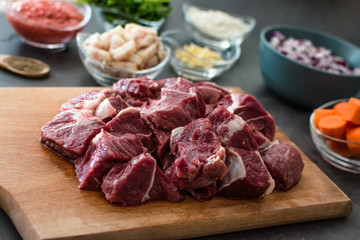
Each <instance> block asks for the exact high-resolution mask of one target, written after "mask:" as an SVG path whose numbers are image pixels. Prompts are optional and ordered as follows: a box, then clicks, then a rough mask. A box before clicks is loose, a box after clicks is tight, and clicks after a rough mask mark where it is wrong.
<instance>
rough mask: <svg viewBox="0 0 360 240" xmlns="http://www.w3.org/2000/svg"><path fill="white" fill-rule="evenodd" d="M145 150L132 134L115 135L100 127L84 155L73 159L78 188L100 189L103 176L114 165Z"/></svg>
mask: <svg viewBox="0 0 360 240" xmlns="http://www.w3.org/2000/svg"><path fill="white" fill-rule="evenodd" d="M145 150H146V149H145V148H144V147H143V145H142V144H141V142H140V140H139V138H138V137H136V135H134V134H130V133H127V134H123V135H122V136H120V137H117V136H114V135H112V134H110V133H108V132H105V131H104V129H102V130H101V132H100V133H99V134H98V135H96V136H95V137H94V138H93V140H92V141H91V143H90V146H89V148H88V150H87V151H86V153H85V155H84V156H83V157H80V158H78V159H76V160H75V172H76V175H77V177H78V179H79V188H80V189H87V190H98V189H100V186H101V183H102V179H103V176H104V175H105V174H106V173H107V172H108V171H109V170H110V169H111V168H112V167H113V166H114V165H116V164H117V163H120V162H126V161H129V160H130V159H131V158H133V157H135V156H137V155H139V154H141V153H143V152H145Z"/></svg>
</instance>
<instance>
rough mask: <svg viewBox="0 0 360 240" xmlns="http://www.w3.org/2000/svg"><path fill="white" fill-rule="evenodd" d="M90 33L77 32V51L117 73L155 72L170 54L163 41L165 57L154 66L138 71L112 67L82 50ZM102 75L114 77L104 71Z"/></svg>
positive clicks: (167, 59)
mask: <svg viewBox="0 0 360 240" xmlns="http://www.w3.org/2000/svg"><path fill="white" fill-rule="evenodd" d="M90 35H91V34H90V33H85V32H79V33H78V34H77V35H76V42H77V47H78V49H79V51H81V53H82V54H83V55H84V56H85V58H86V59H90V60H91V62H93V63H95V64H97V65H99V66H100V67H101V68H107V69H109V70H111V71H113V72H117V73H129V74H147V73H151V72H155V71H157V70H160V69H161V68H163V67H164V66H165V65H166V64H167V63H168V61H169V59H170V55H171V49H170V47H169V46H167V45H166V44H165V43H163V45H164V48H165V49H166V56H165V58H164V59H163V60H162V61H161V62H160V63H159V64H157V65H156V66H154V67H151V68H147V69H143V70H139V71H130V70H121V69H118V68H114V67H111V66H109V65H107V64H105V63H103V62H100V61H99V60H97V59H95V58H93V57H92V56H90V55H89V54H88V53H87V52H86V51H85V50H84V47H83V45H82V44H83V43H84V41H85V39H86V38H87V37H88V36H90ZM103 74H104V75H107V76H110V77H114V76H112V75H109V74H106V73H103Z"/></svg>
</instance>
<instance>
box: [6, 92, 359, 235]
mask: <svg viewBox="0 0 360 240" xmlns="http://www.w3.org/2000/svg"><path fill="white" fill-rule="evenodd" d="M88 89H89V88H1V89H0V116H1V117H0V133H1V138H0V166H1V168H0V207H1V208H2V209H4V211H5V212H6V213H7V214H8V215H9V217H10V218H11V220H12V221H13V223H14V225H15V226H16V228H17V229H18V231H19V233H20V235H21V236H22V237H23V238H24V239H127V240H129V239H168V238H189V237H196V236H205V235H211V234H218V233H224V232H232V231H240V230H245V229H254V228H262V227H268V226H275V225H282V224H289V223H295V222H304V221H311V220H317V219H326V218H336V217H342V216H345V215H347V214H348V213H350V212H351V210H352V203H351V200H350V199H349V198H348V197H347V196H346V195H345V194H344V193H343V192H342V191H341V190H340V189H339V188H338V187H337V186H336V185H335V184H334V183H333V182H332V181H331V180H330V179H329V178H328V177H327V176H325V175H324V173H322V172H321V171H320V170H319V169H318V168H317V167H316V166H315V165H314V164H313V163H312V162H311V161H310V160H309V159H308V158H307V157H306V156H305V155H304V154H303V153H302V157H303V159H304V162H305V168H304V171H303V174H302V177H301V180H300V182H299V184H298V185H296V186H295V187H293V188H292V189H291V190H290V191H288V192H278V191H274V192H273V193H271V194H270V195H267V196H265V198H263V199H258V200H241V201H237V200H229V199H225V198H222V197H216V198H214V199H212V200H210V201H207V202H197V201H195V200H193V199H192V198H191V197H190V196H187V197H186V199H185V200H184V201H183V202H180V203H170V202H166V201H156V202H151V203H146V204H144V205H142V206H138V207H124V206H119V205H113V204H110V203H108V202H107V201H106V199H105V198H104V196H103V194H102V193H101V192H93V191H82V190H79V189H78V188H77V185H78V181H77V178H76V176H75V173H74V167H73V165H72V164H71V163H69V162H66V161H64V160H63V159H61V158H60V157H59V156H57V155H55V154H54V153H52V152H51V151H49V150H47V149H45V148H44V147H43V146H42V145H41V144H40V143H39V135H40V129H41V127H42V125H43V124H44V123H45V122H47V121H49V120H51V119H52V118H53V116H55V115H56V114H57V112H58V109H59V107H60V106H61V104H62V103H64V102H65V101H66V100H67V99H69V98H71V97H73V96H75V95H77V94H79V93H81V92H84V91H86V90H88ZM92 89H94V88H92ZM232 90H234V91H240V89H237V88H233V89H232ZM276 137H277V138H278V139H283V140H285V141H289V142H290V140H289V139H288V138H287V137H286V136H285V135H284V134H283V133H282V132H281V131H280V130H279V131H278V132H277V135H276Z"/></svg>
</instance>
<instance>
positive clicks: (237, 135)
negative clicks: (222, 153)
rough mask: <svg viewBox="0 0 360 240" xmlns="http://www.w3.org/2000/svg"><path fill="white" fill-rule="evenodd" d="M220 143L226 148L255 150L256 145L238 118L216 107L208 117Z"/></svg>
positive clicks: (247, 128) (251, 132) (249, 132)
mask: <svg viewBox="0 0 360 240" xmlns="http://www.w3.org/2000/svg"><path fill="white" fill-rule="evenodd" d="M208 118H209V119H210V122H211V123H212V124H213V125H214V127H215V131H216V133H217V135H218V136H219V137H220V139H221V142H222V143H223V144H224V145H225V146H228V147H237V148H242V149H245V150H248V151H250V150H257V149H258V145H257V143H256V140H255V138H254V135H253V131H252V130H251V128H250V127H249V125H248V124H247V123H246V122H245V121H244V120H243V119H242V118H241V117H239V116H237V115H235V114H232V113H230V112H229V111H228V110H226V108H224V107H223V106H218V107H217V108H216V109H215V110H214V111H213V112H212V113H211V114H210V115H209V116H208Z"/></svg>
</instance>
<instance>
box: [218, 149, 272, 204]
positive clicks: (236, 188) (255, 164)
mask: <svg viewBox="0 0 360 240" xmlns="http://www.w3.org/2000/svg"><path fill="white" fill-rule="evenodd" d="M226 165H227V167H228V169H229V171H228V174H227V175H226V176H225V177H224V179H223V180H222V181H221V184H220V188H219V192H220V193H221V194H223V195H224V196H226V197H229V198H233V199H242V198H259V197H262V196H263V195H264V194H270V193H271V192H272V191H273V189H274V186H275V183H274V180H273V179H272V177H271V176H270V173H269V172H268V170H267V168H266V166H265V164H264V162H263V160H262V159H261V156H260V153H259V152H258V151H246V150H243V149H240V148H233V147H229V148H227V149H226Z"/></svg>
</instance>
